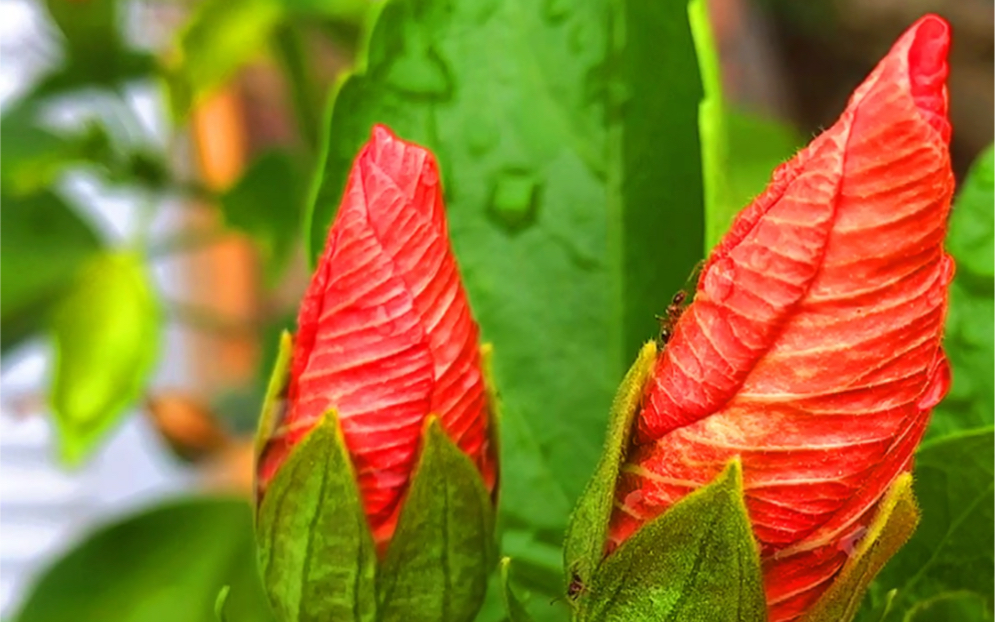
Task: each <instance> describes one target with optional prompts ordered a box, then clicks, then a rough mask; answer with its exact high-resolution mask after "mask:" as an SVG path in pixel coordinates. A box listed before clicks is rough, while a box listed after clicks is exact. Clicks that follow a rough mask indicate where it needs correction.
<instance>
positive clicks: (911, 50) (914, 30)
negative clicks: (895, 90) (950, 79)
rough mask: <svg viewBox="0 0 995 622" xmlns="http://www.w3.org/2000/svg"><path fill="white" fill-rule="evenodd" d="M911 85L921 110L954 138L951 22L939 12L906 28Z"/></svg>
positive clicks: (930, 121) (926, 16) (914, 97)
mask: <svg viewBox="0 0 995 622" xmlns="http://www.w3.org/2000/svg"><path fill="white" fill-rule="evenodd" d="M906 37H908V38H910V39H911V41H910V42H909V43H908V53H907V54H908V56H907V58H908V68H909V85H910V88H911V91H912V98H913V99H914V100H915V103H916V106H917V107H918V108H919V111H920V113H921V114H922V115H923V116H924V117H925V118H926V120H928V121H929V123H930V125H932V126H933V127H934V128H936V130H937V131H938V132H940V135H941V136H942V137H943V139H944V141H949V140H950V123H949V121H948V120H947V87H946V81H947V73H948V72H949V66H948V65H947V54H948V52H949V51H950V24H948V23H947V21H946V20H945V19H943V18H942V17H940V16H938V15H933V14H929V15H925V16H924V17H922V18H920V19H919V21H917V22H916V23H915V24H913V25H912V26H911V27H910V28H909V30H908V31H907V32H906Z"/></svg>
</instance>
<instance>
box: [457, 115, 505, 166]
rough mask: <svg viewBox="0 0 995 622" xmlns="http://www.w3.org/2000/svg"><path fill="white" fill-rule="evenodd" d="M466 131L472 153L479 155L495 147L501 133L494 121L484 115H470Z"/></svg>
mask: <svg viewBox="0 0 995 622" xmlns="http://www.w3.org/2000/svg"><path fill="white" fill-rule="evenodd" d="M465 131H466V139H467V146H468V147H469V148H470V153H472V154H473V155H475V156H478V157H479V156H482V155H484V154H486V153H487V152H488V151H491V150H492V149H494V147H495V145H497V143H498V138H500V135H501V134H500V132H499V131H498V128H497V125H495V124H494V121H492V120H491V119H489V118H487V117H484V116H482V115H470V116H469V117H468V119H467V122H466V130H465Z"/></svg>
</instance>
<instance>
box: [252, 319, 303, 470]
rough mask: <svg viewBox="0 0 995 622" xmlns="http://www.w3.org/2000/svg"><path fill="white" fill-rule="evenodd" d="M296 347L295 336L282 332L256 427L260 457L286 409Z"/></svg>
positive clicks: (257, 453)
mask: <svg viewBox="0 0 995 622" xmlns="http://www.w3.org/2000/svg"><path fill="white" fill-rule="evenodd" d="M293 347H294V338H293V336H291V334H290V333H289V332H287V331H283V332H282V333H281V334H280V349H279V350H278V351H277V354H276V362H275V363H273V372H272V373H271V374H270V377H269V384H268V385H267V386H266V396H265V397H264V398H263V411H262V413H261V414H260V416H259V427H258V428H256V440H255V452H256V458H258V457H259V454H260V452H262V450H263V447H265V446H266V443H267V441H269V439H270V438H271V437H272V436H273V432H274V431H275V430H276V427H277V426H278V425H280V421H281V420H282V419H283V415H284V412H285V411H286V392H287V383H288V381H289V380H290V355H291V353H292V351H293Z"/></svg>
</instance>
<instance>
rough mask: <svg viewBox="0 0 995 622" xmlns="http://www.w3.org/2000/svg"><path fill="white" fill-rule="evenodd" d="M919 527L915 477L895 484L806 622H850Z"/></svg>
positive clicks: (906, 476) (903, 477)
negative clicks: (914, 489) (870, 588)
mask: <svg viewBox="0 0 995 622" xmlns="http://www.w3.org/2000/svg"><path fill="white" fill-rule="evenodd" d="M918 525H919V507H918V505H917V504H916V499H915V495H914V494H913V492H912V474H911V473H903V474H902V475H900V476H898V478H897V479H896V480H895V481H894V482H893V483H892V484H891V487H890V488H888V492H887V493H886V494H885V496H884V498H883V499H881V502H880V504H879V506H878V510H877V514H875V516H874V521H873V522H872V523H871V525H870V527H869V528H868V530H867V534H866V535H865V536H864V538H863V539H862V540H861V541H860V543H859V544H858V545H857V547H856V549H855V550H854V552H853V557H851V558H850V559H849V560H848V561H847V562H846V564H845V565H844V566H843V570H842V571H840V574H839V575H838V576H837V577H836V579H835V580H834V581H833V584H832V586H830V588H829V589H828V590H826V592H825V593H824V594H823V595H822V596H821V597H820V598H819V600H818V601H816V603H815V605H814V606H813V607H812V608H811V609H809V611H808V613H807V614H806V615H805V617H804V618H802V621H803V622H850V621H851V620H853V619H854V617H855V616H856V615H857V611H858V610H859V609H860V601H861V600H862V599H863V597H864V594H865V593H866V592H867V588H868V586H869V585H870V584H871V581H873V580H874V577H875V576H877V574H878V572H880V571H881V568H883V567H884V565H885V563H887V561H888V560H889V559H891V557H892V556H893V555H894V554H895V553H897V552H898V549H900V548H902V546H903V545H904V544H905V543H906V542H907V541H908V540H909V538H910V537H911V536H912V532H914V531H915V530H916V527H917V526H918Z"/></svg>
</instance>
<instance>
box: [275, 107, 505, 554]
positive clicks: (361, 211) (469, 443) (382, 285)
mask: <svg viewBox="0 0 995 622" xmlns="http://www.w3.org/2000/svg"><path fill="white" fill-rule="evenodd" d="M286 397H287V410H286V413H285V416H284V418H283V420H282V423H281V424H280V426H279V427H278V428H277V429H276V430H275V432H274V434H273V435H272V437H271V438H270V439H269V441H268V443H267V445H266V447H265V449H264V450H263V452H262V455H261V458H260V460H259V467H258V482H259V487H260V492H262V491H264V490H265V488H266V486H267V484H268V483H269V482H270V480H271V479H272V478H273V477H274V475H275V474H276V472H277V470H278V469H279V468H280V465H281V464H282V463H283V462H284V461H285V460H286V458H287V456H288V455H289V453H290V452H291V451H292V450H293V448H294V447H295V446H296V445H297V444H298V443H299V442H300V441H301V440H302V439H303V438H304V437H305V436H306V435H307V434H308V432H309V431H310V430H311V429H312V428H313V427H314V426H315V425H316V424H317V423H318V421H319V419H320V418H321V416H322V415H323V414H324V413H325V412H326V411H328V410H329V409H334V410H335V411H336V413H337V415H338V418H339V421H340V422H341V426H342V432H343V436H344V438H345V443H346V446H347V448H348V450H349V453H350V455H351V456H352V460H353V464H354V466H355V469H356V473H357V477H358V480H359V489H360V494H361V496H362V499H363V503H364V506H365V509H366V514H367V518H368V520H369V524H370V527H371V529H372V532H373V536H374V539H375V541H376V542H377V544H378V545H379V546H380V547H381V548H382V547H383V545H384V544H385V543H386V542H387V541H388V540H389V539H390V537H391V536H392V534H393V532H394V528H395V526H396V523H397V519H398V513H399V510H400V507H401V505H402V501H403V498H404V494H405V492H406V490H407V488H408V484H409V483H410V481H411V477H412V470H413V468H414V466H415V463H416V458H417V453H418V448H419V444H420V441H421V437H422V431H423V427H424V422H425V420H426V418H427V417H428V416H429V415H435V416H437V417H438V418H439V421H440V423H441V424H442V426H443V428H444V429H445V431H446V432H447V433H448V435H449V436H450V438H452V439H453V441H454V442H455V443H456V444H457V445H458V446H459V448H460V449H461V450H462V451H463V452H464V453H466V454H467V455H468V456H469V457H470V458H471V459H472V460H473V461H474V462H475V463H476V465H477V467H478V468H479V470H480V472H481V474H482V476H483V479H484V482H485V484H486V485H487V487H488V489H489V490H493V487H494V482H495V479H496V469H497V465H496V460H495V456H494V450H495V448H494V447H493V446H492V444H491V442H490V433H491V430H490V429H489V417H490V406H489V404H488V398H487V391H486V388H485V385H484V377H483V374H482V370H481V361H480V353H479V345H478V329H477V325H476V323H475V322H474V321H473V318H472V316H471V314H470V307H469V304H468V302H467V297H466V293H465V292H464V290H463V286H462V283H461V281H460V278H459V274H458V271H457V268H456V262H455V261H454V259H453V255H452V252H451V250H450V247H449V238H448V235H447V231H446V220H445V212H444V206H443V201H442V189H441V187H440V184H439V168H438V165H437V164H436V162H435V159H434V158H433V157H432V154H431V153H429V152H428V151H427V150H425V149H423V148H421V147H418V146H417V145H413V144H410V143H406V142H404V141H402V140H400V139H398V138H397V137H395V136H394V135H393V134H392V133H391V132H390V131H389V130H388V129H387V128H385V127H383V126H377V127H375V128H374V129H373V136H372V138H371V140H370V142H369V143H367V144H366V145H365V146H364V147H363V149H362V151H360V153H359V155H358V156H357V158H356V161H355V163H354V165H353V168H352V172H351V174H350V176H349V180H348V184H347V185H346V190H345V196H344V198H343V201H342V205H341V207H340V208H339V211H338V214H337V215H336V217H335V221H334V223H333V224H332V227H331V230H330V231H329V233H328V241H327V243H326V245H325V250H324V253H323V255H322V256H321V259H320V261H319V263H318V268H317V270H316V271H315V273H314V276H313V277H312V279H311V285H310V287H309V288H308V290H307V293H306V294H305V296H304V300H303V302H302V303H301V308H300V314H299V316H298V332H297V335H296V336H295V339H294V344H293V353H292V356H291V362H290V378H289V383H288V387H287V396H286Z"/></svg>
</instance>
